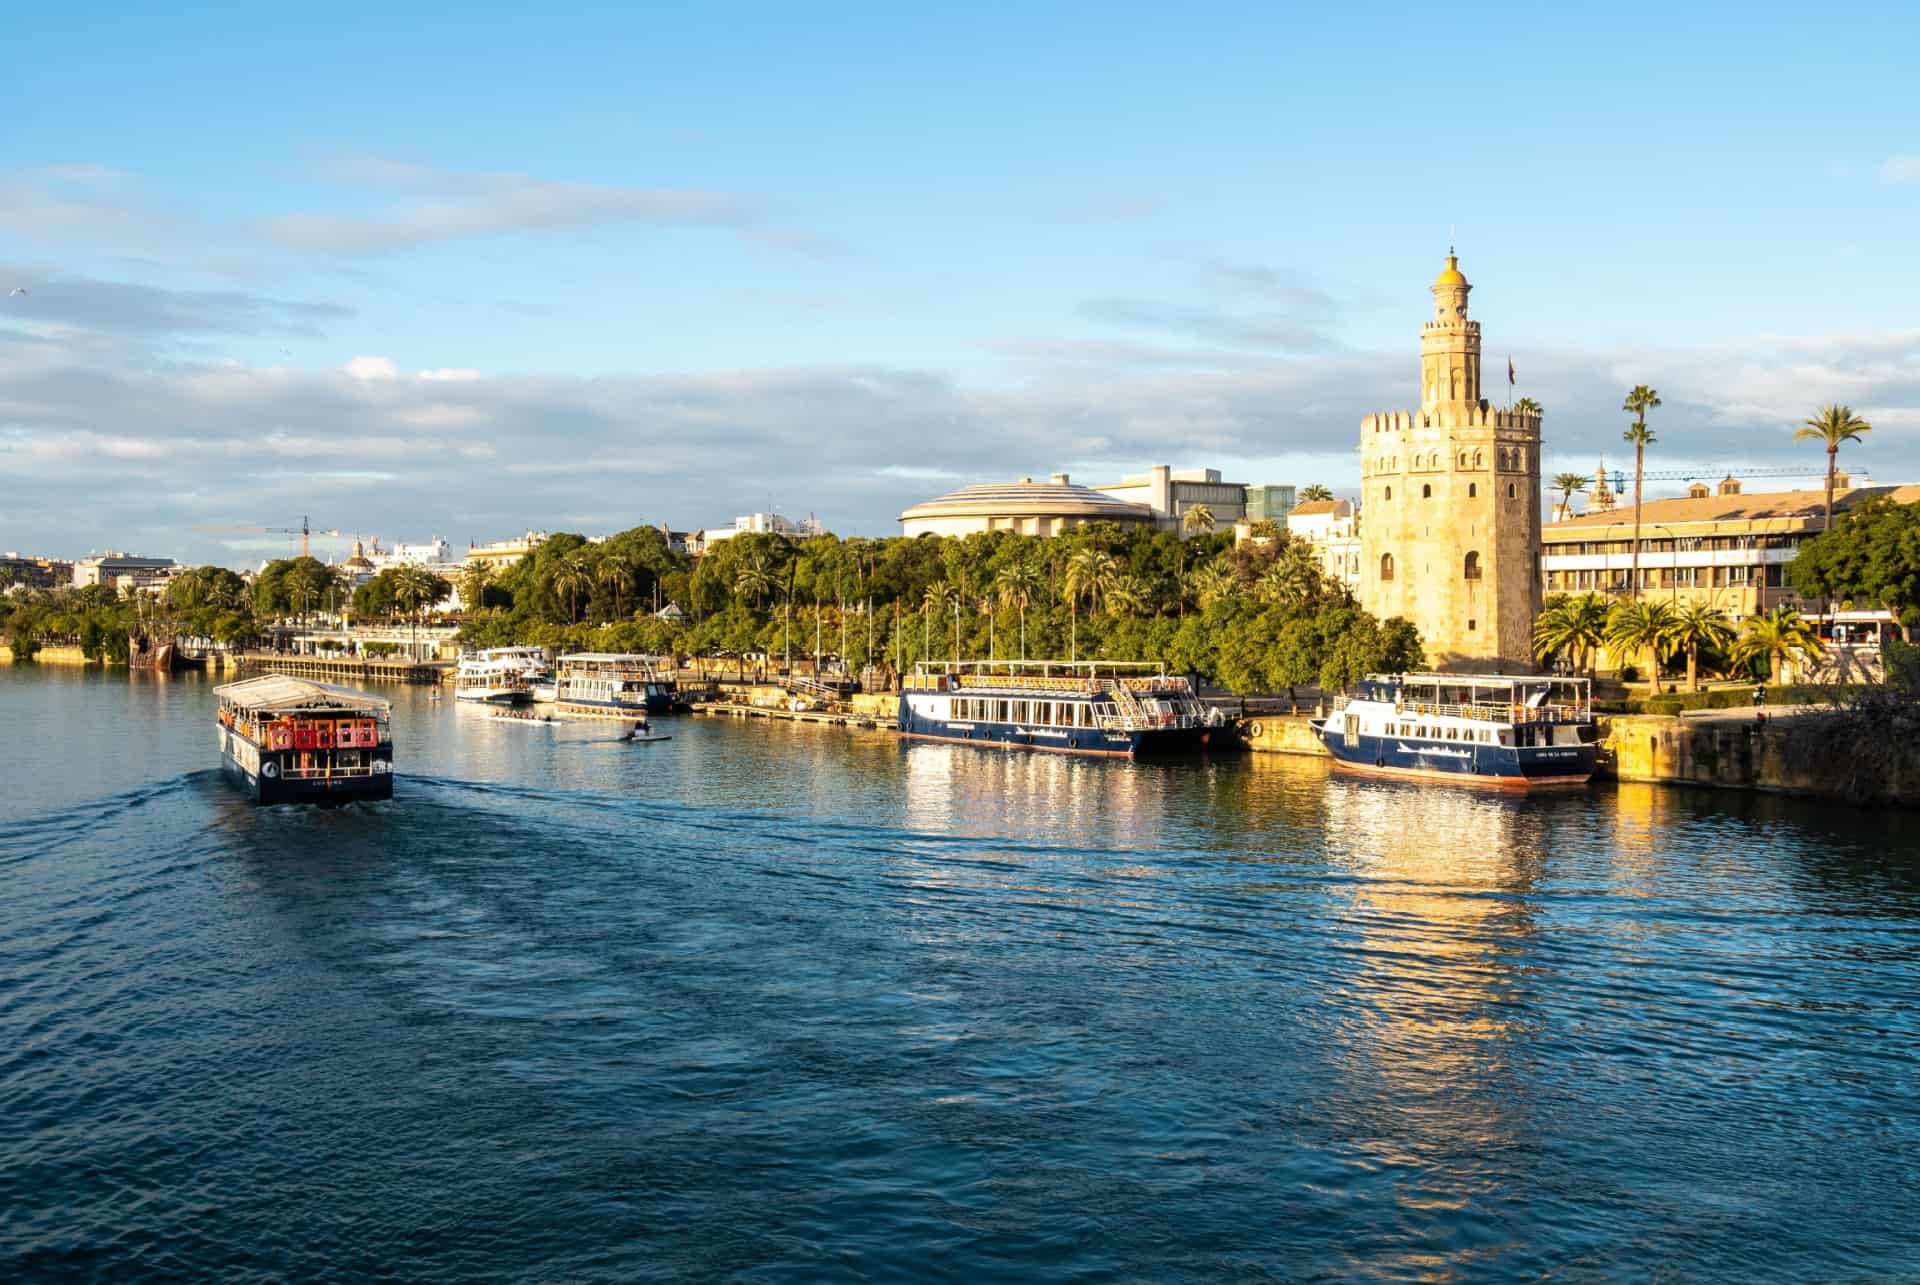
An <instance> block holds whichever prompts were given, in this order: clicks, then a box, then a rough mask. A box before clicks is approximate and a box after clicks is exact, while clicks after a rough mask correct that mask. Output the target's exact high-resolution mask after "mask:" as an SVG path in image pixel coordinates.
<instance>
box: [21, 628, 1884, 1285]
mask: <svg viewBox="0 0 1920 1285" xmlns="http://www.w3.org/2000/svg"><path fill="white" fill-rule="evenodd" d="M385 694H387V695H390V696H391V697H392V698H393V699H394V701H395V705H396V709H395V720H394V721H395V725H396V729H397V731H396V742H397V755H396V757H397V760H398V765H399V771H400V776H399V777H398V785H397V788H396V793H395V798H394V800H393V801H392V802H391V803H385V804H375V805H359V806H351V807H347V808H342V809H337V810H331V811H322V810H301V809H262V808H257V807H253V806H251V805H249V804H247V803H245V802H243V801H242V800H241V799H240V798H239V796H238V795H237V794H236V793H234V792H233V791H232V790H231V789H230V787H228V786H227V785H226V783H225V782H224V781H223V779H222V778H221V777H220V776H219V774H218V772H217V768H216V758H215V754H214V749H213V732H212V728H211V718H212V712H213V701H212V697H211V686H210V684H209V683H207V682H206V681H205V680H202V679H199V678H187V679H160V678H154V677H150V676H133V677H132V678H129V677H128V676H127V675H125V674H87V673H83V672H79V671H63V670H53V669H38V668H35V667H27V666H12V667H0V783H4V785H3V786H0V888H4V897H3V899H0V1278H5V1279H43V1278H59V1277H97V1278H113V1279H126V1278H128V1277H130V1276H141V1275H181V1276H193V1277H205V1276H210V1275H216V1274H218V1275H222V1276H226V1277H230V1278H235V1279H300V1280H329V1279H331V1280H348V1279H361V1278H365V1277H368V1276H374V1275H383V1274H384V1275H396V1276H402V1277H413V1278H418V1277H435V1278H448V1277H475V1276H487V1277H490V1278H517V1279H542V1280H599V1279H606V1280H637V1279H664V1278H671V1277H676V1276H699V1277H715V1276H728V1277H745V1278H749V1279H755V1280H770V1281H771V1280H814V1279H822V1278H828V1279H849V1280H858V1279H876V1280H888V1279H892V1280H904V1279H946V1280H956V1281H977V1280H981V1279H988V1278H999V1279H1006V1278H1018V1279H1023V1280H1055V1279H1088V1278H1093V1279H1098V1278H1109V1279H1154V1280H1175V1279H1203V1278H1210V1279H1220V1278H1228V1279H1263V1278H1264V1279H1300V1278H1306V1277H1315V1276H1318V1277H1321V1278H1324V1279H1341V1280H1347V1279H1403V1280H1455V1279H1457V1280H1476V1281H1480V1280H1495V1281H1499V1280H1531V1279H1535V1278H1538V1277H1541V1276H1546V1275H1552V1276H1554V1277H1556V1278H1559V1279H1573V1280H1583V1279H1614V1278H1619V1277H1637V1276H1646V1275H1663V1276H1665V1277H1667V1278H1670V1279H1700V1278H1706V1277H1721V1278H1740V1279H1768V1280H1781V1279H1796V1278H1799V1279H1832V1278H1836V1277H1840V1278H1874V1279H1880V1278H1908V1279H1910V1278H1913V1277H1915V1276H1916V1275H1920V1195H1916V1191H1917V1190H1920V1101H1917V1100H1916V1095H1917V1094H1920V1077H1917V1076H1916V1070H1917V1069H1920V1068H1917V1067H1916V1049H1917V1048H1920V826H1916V825H1915V823H1914V817H1913V815H1912V814H1911V813H1906V814H1902V813H1878V812H1861V811H1853V810H1847V809H1842V808H1838V807H1827V806H1816V805H1811V804H1803V803H1795V802H1790V801H1785V800H1778V799H1769V798H1762V797H1755V796H1745V795H1739V794H1729V793H1708V792H1683V791H1674V790H1666V789H1659V788H1654V787H1635V786H1619V787H1612V786H1595V787H1593V788H1592V789H1590V790H1588V791H1585V792H1580V793H1575V794H1572V795H1563V796H1560V797H1549V798H1531V799H1527V798H1505V797H1496V796H1491V795H1486V794H1479V793H1473V792H1470V791H1468V790H1465V789H1462V788H1455V787H1444V788H1443V787H1438V786H1428V785H1420V786H1410V785H1403V784H1399V783H1393V782H1387V783H1382V782H1374V781H1359V780H1349V779H1345V778H1339V777H1332V776H1330V775H1329V773H1328V771H1327V769H1326V768H1325V766H1324V765H1323V764H1321V763H1318V762H1315V761H1312V760H1304V759H1293V758H1283V757H1240V758H1220V759H1214V760H1211V761H1206V762H1198V763H1192V764H1183V765H1133V764H1126V763H1109V762H1087V761H1080V760H1073V759H1065V758H1059V757H1054V756H1048V755H1035V754H1019V753H1013V754H1009V753H1004V752H996V751H986V750H980V749H970V748H966V747H956V746H940V745H926V744H915V745H910V746H908V745H902V744H899V743H896V742H895V741H894V740H893V739H892V738H890V737H888V736H886V735H884V734H877V733H871V732H867V733H862V732H854V731H847V730H843V729H833V728H816V727H808V726H787V725H768V724H764V723H760V722H757V721H756V722H753V723H736V722H734V721H732V720H722V719H679V720H661V721H662V723H664V724H667V726H668V730H670V731H672V732H673V734H674V740H672V741H671V742H667V743H662V744H655V745H640V746H622V745H619V744H616V743H613V742H612V741H611V737H612V735H613V731H612V729H611V728H609V727H608V726H606V725H600V724H569V725H566V726H563V727H560V728H545V727H522V726H502V725H500V724H499V723H497V722H493V721H489V720H487V719H486V718H485V717H483V716H481V715H480V714H479V713H478V712H476V711H474V710H471V709H466V708H459V707H457V706H456V705H455V703H454V702H453V701H451V700H446V701H441V702H429V701H428V700H427V699H426V696H425V693H424V692H422V691H420V690H418V689H391V690H389V691H387V692H386V693H385Z"/></svg>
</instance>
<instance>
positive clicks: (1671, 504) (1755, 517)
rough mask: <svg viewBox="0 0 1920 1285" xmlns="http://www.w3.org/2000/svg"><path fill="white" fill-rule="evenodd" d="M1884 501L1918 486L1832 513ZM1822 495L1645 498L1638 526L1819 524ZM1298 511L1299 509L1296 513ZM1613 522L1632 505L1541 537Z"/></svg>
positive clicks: (1839, 502)
mask: <svg viewBox="0 0 1920 1285" xmlns="http://www.w3.org/2000/svg"><path fill="white" fill-rule="evenodd" d="M1883 496H1884V497H1887V498H1890V499H1892V500H1894V501H1895V502H1897V503H1900V504H1913V503H1916V502H1920V486H1859V487H1854V488H1852V489H1851V490H1846V491H1835V492H1834V494H1833V511H1834V512H1835V513H1842V512H1845V511H1846V510H1847V509H1850V508H1852V507H1853V506H1854V505H1856V504H1864V503H1865V502H1866V501H1868V500H1871V499H1878V498H1880V497H1883ZM1826 504H1827V494H1826V492H1825V491H1824V490H1819V491H1765V492H1758V493H1755V494H1751V495H1706V496H1701V497H1699V498H1697V499H1695V498H1693V497H1690V496H1680V497H1677V498H1675V499H1671V500H1647V501H1645V502H1643V503H1642V504H1641V506H1640V526H1641V528H1642V529H1643V531H1644V528H1646V527H1647V526H1648V525H1650V524H1652V523H1656V522H1657V523H1662V524H1665V525H1667V526H1672V525H1674V524H1676V523H1708V522H1758V521H1765V520H1769V519H1772V520H1788V519H1800V520H1803V521H1808V520H1811V521H1818V520H1819V519H1820V518H1821V517H1822V516H1823V515H1824V514H1825V512H1826ZM1294 512H1296V513H1298V512H1299V510H1298V509H1295V510H1294ZM1616 524H1624V525H1627V526H1632V525H1633V507H1632V506H1631V505H1628V504H1622V505H1620V506H1619V507H1618V508H1615V509H1604V510H1601V511H1598V512H1588V513H1583V514H1581V515H1580V516H1579V517H1577V518H1567V519H1565V520H1564V521H1560V522H1553V523H1549V524H1548V525H1547V526H1546V527H1544V528H1542V530H1543V533H1544V534H1547V535H1552V534H1554V533H1555V532H1560V531H1594V530H1603V529H1605V528H1607V527H1610V526H1614V525H1616Z"/></svg>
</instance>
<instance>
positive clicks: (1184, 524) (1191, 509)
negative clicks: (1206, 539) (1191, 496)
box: [1180, 504, 1217, 535]
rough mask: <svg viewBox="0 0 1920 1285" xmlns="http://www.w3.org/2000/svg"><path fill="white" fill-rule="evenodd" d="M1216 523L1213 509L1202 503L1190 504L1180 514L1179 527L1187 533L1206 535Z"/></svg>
mask: <svg viewBox="0 0 1920 1285" xmlns="http://www.w3.org/2000/svg"><path fill="white" fill-rule="evenodd" d="M1216 525H1217V524H1216V523H1215V522H1214V519H1213V510H1212V509H1210V508H1208V507H1207V506H1206V505H1204V504H1190V505H1188V506H1187V511H1186V512H1185V513H1182V514H1181V515H1180V529H1181V530H1182V531H1185V532H1186V533H1187V534H1188V535H1206V534H1207V533H1208V532H1210V531H1212V530H1213V528H1214V527H1215V526H1216Z"/></svg>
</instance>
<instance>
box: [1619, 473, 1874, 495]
mask: <svg viewBox="0 0 1920 1285" xmlns="http://www.w3.org/2000/svg"><path fill="white" fill-rule="evenodd" d="M1826 475H1827V470H1826V469H1825V468H1794V467H1781V468H1737V467H1736V468H1719V467H1715V468H1709V469H1697V468H1696V469H1648V470H1647V471H1646V472H1644V473H1642V474H1641V475H1640V476H1641V479H1642V480H1643V481H1647V482H1712V481H1717V480H1718V479H1720V478H1723V477H1737V478H1749V477H1819V478H1824V477H1825V476H1826ZM1630 476H1631V475H1630V474H1627V473H1625V472H1623V471H1621V470H1620V469H1615V470H1613V472H1612V473H1610V474H1609V475H1608V477H1607V481H1608V483H1609V484H1610V485H1611V486H1612V487H1613V489H1614V490H1615V491H1616V492H1623V491H1625V490H1626V489H1627V481H1628V479H1629V477H1630ZM1860 481H1861V483H1862V484H1870V482H1869V479H1868V477H1867V475H1866V474H1865V473H1862V474H1861V475H1860Z"/></svg>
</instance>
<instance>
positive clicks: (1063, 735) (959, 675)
mask: <svg viewBox="0 0 1920 1285" xmlns="http://www.w3.org/2000/svg"><path fill="white" fill-rule="evenodd" d="M1225 721H1226V720H1225V718H1224V717H1223V716H1222V715H1221V714H1220V713H1219V712H1218V711H1216V710H1210V709H1208V708H1207V707H1206V706H1204V705H1202V704H1201V703H1200V702H1199V700H1198V699H1197V698H1196V697H1195V696H1194V693H1193V687H1192V685H1191V684H1190V683H1189V682H1188V681H1187V680H1186V679H1185V678H1183V677H1181V676H1180V675H1177V674H1169V673H1167V672H1166V671H1165V670H1164V669H1163V668H1162V667H1160V666H1158V665H1152V664H1144V663H1130V662H1115V661H1106V660H1100V661H1079V662H1077V663H1076V662H1068V661H1058V660H1053V661H1043V660H997V661H986V660H949V661H923V662H921V663H920V664H919V665H918V666H917V667H916V668H915V670H914V672H913V673H911V674H908V675H906V676H905V679H904V681H903V683H902V685H901V692H900V711H899V730H900V733H901V735H903V736H907V737H911V738H913V739H916V740H927V741H957V742H960V743H962V744H969V745H987V746H993V747H995V748H999V749H1026V750H1051V751H1053V752H1054V753H1058V754H1091V755H1098V756H1102V757H1107V758H1135V757H1141V756H1147V755H1159V754H1183V753H1185V754H1191V753H1199V752H1200V751H1201V750H1203V749H1205V748H1206V747H1207V746H1208V745H1209V744H1210V743H1213V742H1215V741H1216V740H1217V739H1218V737H1219V735H1220V733H1221V731H1222V730H1223V728H1224V725H1225Z"/></svg>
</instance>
